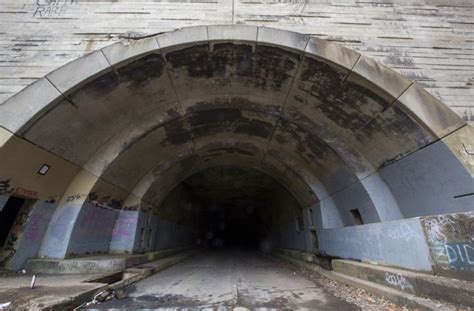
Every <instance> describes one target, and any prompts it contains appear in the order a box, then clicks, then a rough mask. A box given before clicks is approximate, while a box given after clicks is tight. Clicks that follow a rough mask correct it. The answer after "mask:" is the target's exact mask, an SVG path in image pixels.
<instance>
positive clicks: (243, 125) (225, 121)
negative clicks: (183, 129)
mask: <svg viewBox="0 0 474 311" xmlns="http://www.w3.org/2000/svg"><path fill="white" fill-rule="evenodd" d="M189 122H190V124H191V128H192V129H193V134H194V135H195V136H197V137H202V136H207V135H210V134H217V133H222V132H229V131H230V132H235V133H240V134H247V135H249V136H260V137H269V136H270V134H271V131H272V129H273V124H272V123H270V122H267V121H263V120H260V119H257V118H250V117H246V116H244V114H243V112H242V111H241V110H239V109H214V110H205V111H200V112H198V113H195V114H192V115H191V116H189Z"/></svg>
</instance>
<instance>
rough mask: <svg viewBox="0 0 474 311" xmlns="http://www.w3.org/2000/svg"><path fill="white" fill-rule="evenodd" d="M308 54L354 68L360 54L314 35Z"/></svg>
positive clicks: (307, 50)
mask: <svg viewBox="0 0 474 311" xmlns="http://www.w3.org/2000/svg"><path fill="white" fill-rule="evenodd" d="M306 54H307V55H309V56H316V57H319V58H322V59H324V60H328V61H331V62H333V63H335V64H337V65H339V66H342V67H344V68H346V69H349V70H352V68H353V67H354V65H355V63H356V62H357V60H358V59H359V57H360V54H359V53H357V52H355V51H354V50H350V49H347V48H345V47H343V46H341V45H338V44H335V43H332V42H328V41H326V40H321V39H318V38H314V37H312V38H311V39H310V40H309V42H308V45H307V47H306Z"/></svg>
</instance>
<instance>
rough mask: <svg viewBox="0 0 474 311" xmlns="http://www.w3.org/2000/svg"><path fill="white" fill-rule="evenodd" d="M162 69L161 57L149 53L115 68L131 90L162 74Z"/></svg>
mask: <svg viewBox="0 0 474 311" xmlns="http://www.w3.org/2000/svg"><path fill="white" fill-rule="evenodd" d="M163 69H164V61H163V57H162V56H161V55H160V54H155V53H153V54H150V55H148V56H145V57H142V58H140V59H138V60H136V61H134V62H132V63H129V64H127V65H125V66H123V67H120V68H118V69H117V72H118V74H119V76H120V80H121V82H122V83H127V84H128V85H129V88H131V89H132V90H133V89H135V88H141V87H143V86H144V85H146V84H147V83H149V82H150V81H151V80H154V79H158V78H159V77H161V76H162V74H163Z"/></svg>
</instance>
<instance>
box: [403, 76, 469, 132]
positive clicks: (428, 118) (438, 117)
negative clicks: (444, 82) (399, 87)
mask: <svg viewBox="0 0 474 311" xmlns="http://www.w3.org/2000/svg"><path fill="white" fill-rule="evenodd" d="M396 105H398V106H399V107H400V108H401V109H402V110H404V111H407V112H408V113H409V114H411V115H412V116H413V117H415V118H416V119H417V120H418V121H421V122H423V123H424V124H425V126H426V129H427V130H429V131H430V132H431V133H432V134H433V135H434V136H435V137H437V138H442V137H444V136H446V135H447V134H449V133H451V132H453V131H455V130H457V129H458V128H460V127H462V126H464V125H465V124H466V122H464V121H463V120H462V119H461V118H460V117H459V116H458V115H457V114H456V113H455V112H454V111H452V110H451V109H450V108H448V106H446V105H445V104H443V103H442V102H440V101H439V100H438V99H436V98H435V97H434V96H433V95H431V94H430V93H428V92H427V91H426V90H424V89H423V88H421V87H420V86H418V85H416V84H412V85H411V86H410V87H409V88H408V90H407V91H406V92H405V93H403V94H402V96H400V98H399V99H398V100H397V102H396Z"/></svg>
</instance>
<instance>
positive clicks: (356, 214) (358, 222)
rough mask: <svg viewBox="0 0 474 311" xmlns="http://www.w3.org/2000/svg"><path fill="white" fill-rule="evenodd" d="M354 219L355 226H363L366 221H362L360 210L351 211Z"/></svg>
mask: <svg viewBox="0 0 474 311" xmlns="http://www.w3.org/2000/svg"><path fill="white" fill-rule="evenodd" d="M351 214H352V218H353V219H354V224H355V225H363V224H364V221H363V220H362V216H361V214H360V212H359V210H358V209H352V210H351Z"/></svg>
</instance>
